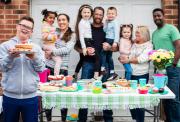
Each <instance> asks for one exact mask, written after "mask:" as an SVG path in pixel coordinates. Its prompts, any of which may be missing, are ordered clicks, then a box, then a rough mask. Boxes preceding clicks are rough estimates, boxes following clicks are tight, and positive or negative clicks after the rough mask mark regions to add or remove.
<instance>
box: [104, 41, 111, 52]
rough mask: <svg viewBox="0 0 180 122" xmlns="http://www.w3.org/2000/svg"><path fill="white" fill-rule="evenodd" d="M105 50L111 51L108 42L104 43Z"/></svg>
mask: <svg viewBox="0 0 180 122" xmlns="http://www.w3.org/2000/svg"><path fill="white" fill-rule="evenodd" d="M103 49H104V50H105V51H109V50H111V45H110V44H109V43H107V42H104V43H103Z"/></svg>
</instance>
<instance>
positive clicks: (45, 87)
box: [39, 85, 60, 92]
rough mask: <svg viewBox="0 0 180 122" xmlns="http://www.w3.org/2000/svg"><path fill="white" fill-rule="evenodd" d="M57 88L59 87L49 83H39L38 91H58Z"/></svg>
mask: <svg viewBox="0 0 180 122" xmlns="http://www.w3.org/2000/svg"><path fill="white" fill-rule="evenodd" d="M59 89H60V87H57V86H50V85H41V86H40V88H39V90H40V91H48V92H54V91H59Z"/></svg>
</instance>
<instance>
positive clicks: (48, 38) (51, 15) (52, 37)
mask: <svg viewBox="0 0 180 122" xmlns="http://www.w3.org/2000/svg"><path fill="white" fill-rule="evenodd" d="M41 13H42V15H44V18H43V24H42V40H43V49H44V50H46V49H48V48H51V49H52V48H56V47H55V42H56V40H57V38H58V36H57V34H56V28H55V27H54V26H53V23H54V21H55V18H56V17H57V13H56V12H53V11H48V10H47V9H44V10H43V11H42V12H41ZM46 58H47V59H49V58H52V59H53V61H54V62H55V66H54V75H58V74H59V70H60V66H61V57H60V56H52V57H48V56H46Z"/></svg>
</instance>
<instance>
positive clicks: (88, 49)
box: [87, 47, 95, 56]
mask: <svg viewBox="0 0 180 122" xmlns="http://www.w3.org/2000/svg"><path fill="white" fill-rule="evenodd" d="M87 55H89V56H93V55H95V49H94V48H92V47H88V48H87Z"/></svg>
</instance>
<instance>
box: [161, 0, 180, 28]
mask: <svg viewBox="0 0 180 122" xmlns="http://www.w3.org/2000/svg"><path fill="white" fill-rule="evenodd" d="M162 8H163V9H164V12H165V18H166V22H167V23H171V24H174V25H175V26H177V25H178V0H162ZM179 21H180V20H179Z"/></svg>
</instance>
